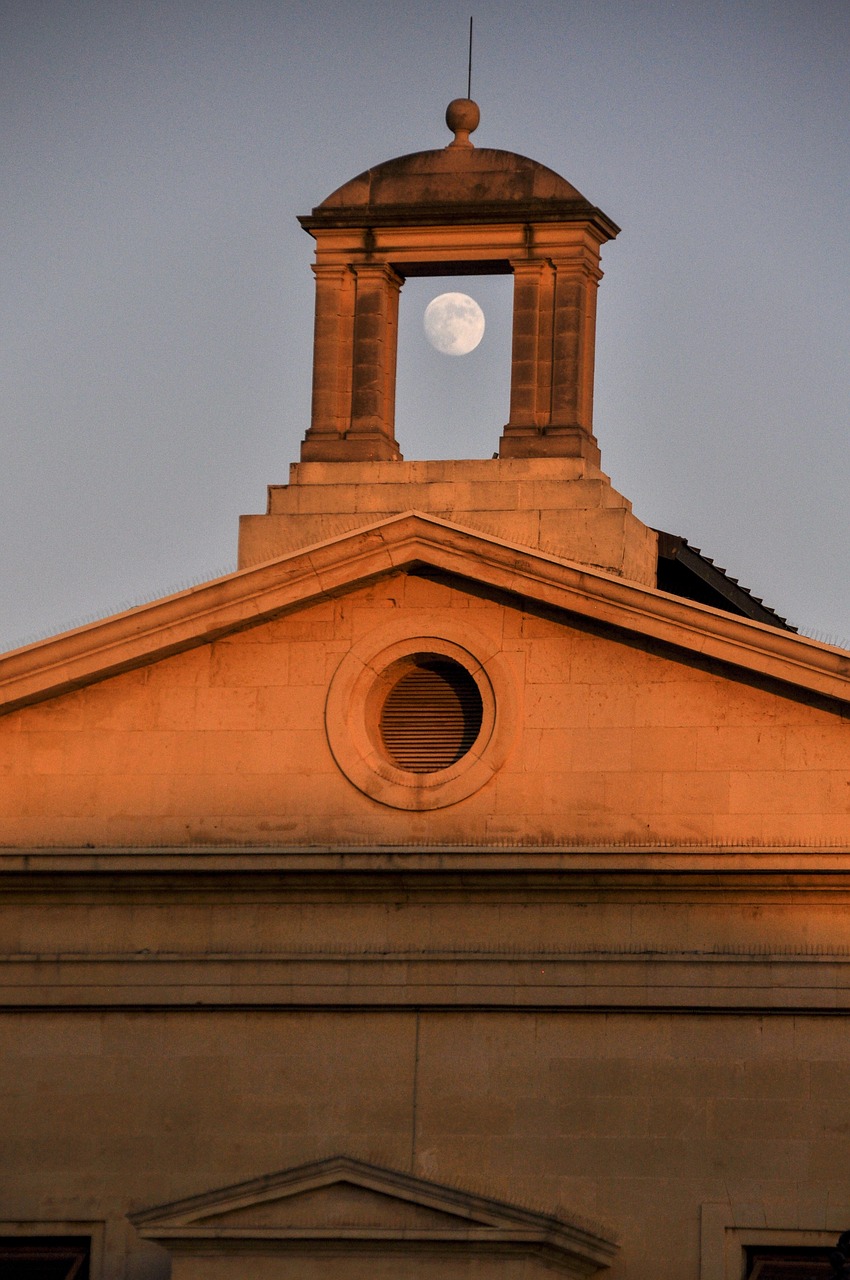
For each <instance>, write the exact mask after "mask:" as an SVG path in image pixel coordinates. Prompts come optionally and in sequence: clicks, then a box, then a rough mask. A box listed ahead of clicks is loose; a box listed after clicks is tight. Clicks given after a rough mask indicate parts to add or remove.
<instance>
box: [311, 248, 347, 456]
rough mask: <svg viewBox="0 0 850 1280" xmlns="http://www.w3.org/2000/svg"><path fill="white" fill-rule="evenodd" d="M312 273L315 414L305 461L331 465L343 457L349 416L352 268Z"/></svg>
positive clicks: (321, 268)
mask: <svg viewBox="0 0 850 1280" xmlns="http://www.w3.org/2000/svg"><path fill="white" fill-rule="evenodd" d="M313 273H314V275H315V277H316V316H315V323H314V329H313V411H312V418H311V425H310V427H309V428H308V430H307V434H306V436H305V438H304V441H303V443H302V445H301V460H302V461H303V462H313V461H322V462H327V461H335V460H337V459H338V458H339V456H340V449H341V447H342V445H343V442H344V438H345V433H346V431H347V429H348V424H349V420H350V416H351V415H350V407H349V406H350V403H351V353H352V347H353V339H354V289H355V281H354V275H353V273H352V271H351V268H350V267H348V266H343V267H319V266H314V267H313Z"/></svg>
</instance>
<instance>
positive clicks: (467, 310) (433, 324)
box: [423, 293, 484, 356]
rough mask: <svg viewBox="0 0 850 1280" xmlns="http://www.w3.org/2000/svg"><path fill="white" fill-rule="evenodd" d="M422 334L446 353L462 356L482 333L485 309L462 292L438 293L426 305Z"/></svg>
mask: <svg viewBox="0 0 850 1280" xmlns="http://www.w3.org/2000/svg"><path fill="white" fill-rule="evenodd" d="M423 323H424V325H425V336H426V338H427V339H428V341H429V342H430V343H431V346H432V347H436V349H437V350H438V351H442V353H443V355H445V356H465V355H468V354H469V352H470V351H474V350H475V348H476V347H477V346H478V344H479V342H480V341H481V339H482V338H483V336H484V312H483V311H482V310H481V308H480V307H479V305H478V303H477V302H476V301H475V299H474V298H470V297H469V296H468V294H465V293H441V294H440V296H439V298H434V299H433V301H432V302H429V303H428V305H427V307H426V308H425V315H424V317H423Z"/></svg>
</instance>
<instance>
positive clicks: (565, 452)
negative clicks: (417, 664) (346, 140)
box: [300, 98, 619, 464]
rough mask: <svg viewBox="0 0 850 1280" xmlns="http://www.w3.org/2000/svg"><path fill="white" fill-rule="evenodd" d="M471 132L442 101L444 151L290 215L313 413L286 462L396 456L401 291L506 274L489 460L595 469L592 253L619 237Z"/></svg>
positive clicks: (532, 166) (534, 167) (547, 178)
mask: <svg viewBox="0 0 850 1280" xmlns="http://www.w3.org/2000/svg"><path fill="white" fill-rule="evenodd" d="M478 121H479V110H478V107H477V105H476V104H475V103H474V102H472V101H471V100H470V99H468V98H458V99H456V100H455V101H454V102H452V103H450V104H449V107H448V110H447V112H446V123H447V124H448V126H449V128H450V130H451V131H452V133H453V134H454V138H453V140H452V141H451V142H450V143H449V144H448V146H447V147H445V148H444V149H443V150H441V151H422V152H417V153H416V154H414V155H409V156H401V157H400V158H398V159H395V160H390V161H387V162H386V163H385V164H381V165H378V166H377V167H376V168H374V169H369V170H367V171H366V172H365V173H362V174H360V175H359V177H357V178H354V179H353V180H352V181H351V182H347V183H346V184H345V185H344V186H342V187H340V188H339V189H338V190H337V191H335V192H333V194H332V195H330V196H328V198H327V199H326V200H324V201H323V202H322V203H321V204H320V205H319V206H318V207H317V208H316V209H314V210H313V212H312V213H311V214H309V215H308V216H306V217H302V218H301V219H300V222H301V225H302V226H303V227H304V228H305V230H307V231H309V233H310V234H311V235H312V236H313V237H314V239H315V241H316V262H315V266H314V268H313V270H314V272H315V276H316V322H315V343H314V364H313V413H312V422H311V425H310V427H309V429H308V431H307V435H306V438H305V440H304V443H303V447H302V451H301V458H302V461H305V462H354V461H365V460H367V459H368V460H372V461H378V460H398V459H400V457H401V455H400V453H399V449H398V445H397V443H396V439H395V422H394V416H395V366H396V346H397V332H398V306H399V294H400V291H401V289H402V287H403V285H404V282H405V280H406V279H408V278H409V277H410V276H440V275H447V274H451V275H488V274H511V275H512V276H513V279H514V302H513V339H512V359H511V400H510V419H509V421H508V423H507V425H506V426H505V428H504V431H503V434H502V438H501V441H500V443H499V455H500V457H503V458H526V457H580V458H585V459H587V460H588V461H592V462H595V463H597V464H598V463H599V450H598V448H597V445H596V441H595V439H594V436H593V362H594V346H595V331H596V290H597V286H598V283H599V280H600V278H601V275H602V273H601V271H600V268H599V250H600V247H601V246H602V245H603V244H604V243H605V242H606V240H610V239H612V238H613V237H614V236H616V235H617V232H618V230H619V228H618V227H617V226H615V224H614V223H613V222H612V221H611V219H610V218H608V217H607V216H606V215H605V214H604V213H602V211H601V210H600V209H597V208H596V207H595V206H594V205H591V204H590V203H589V202H588V201H587V200H585V198H584V196H582V195H581V193H580V192H578V191H577V190H576V189H575V187H573V186H571V185H570V184H569V183H568V182H566V181H565V180H564V179H563V178H561V177H559V176H558V175H557V174H556V173H553V172H552V170H551V169H547V168H545V166H543V165H541V164H537V163H536V162H535V161H533V160H529V159H527V158H526V157H525V156H518V155H515V154H514V153H513V152H510V151H494V150H485V149H479V148H476V147H474V146H473V144H472V142H471V141H470V137H469V135H470V134H471V133H472V132H473V131H474V130H475V129H476V128H477V126H478Z"/></svg>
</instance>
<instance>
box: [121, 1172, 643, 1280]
mask: <svg viewBox="0 0 850 1280" xmlns="http://www.w3.org/2000/svg"><path fill="white" fill-rule="evenodd" d="M131 1221H132V1223H133V1225H134V1226H135V1227H136V1230H137V1231H138V1232H139V1234H140V1235H141V1236H142V1237H143V1238H145V1239H148V1240H155V1241H157V1242H158V1243H160V1244H162V1245H164V1246H165V1247H167V1248H177V1249H178V1250H180V1251H181V1252H185V1251H186V1250H187V1248H189V1249H191V1247H192V1245H193V1244H194V1245H195V1246H196V1247H203V1248H204V1249H205V1250H206V1251H209V1249H210V1248H211V1247H214V1244H215V1242H217V1243H218V1244H220V1245H221V1246H222V1247H227V1248H230V1249H233V1248H234V1247H236V1245H237V1243H238V1247H239V1248H240V1249H241V1250H242V1251H249V1252H250V1251H251V1249H252V1248H253V1247H257V1248H261V1247H262V1248H266V1247H268V1243H269V1241H276V1242H278V1243H279V1244H280V1246H281V1247H286V1246H287V1244H293V1243H294V1242H297V1244H298V1247H299V1248H302V1249H303V1248H304V1247H306V1246H307V1244H308V1242H310V1241H313V1242H315V1243H316V1245H320V1244H322V1243H323V1242H324V1243H327V1242H328V1241H339V1242H342V1241H347V1242H348V1243H349V1245H350V1247H361V1248H364V1247H368V1248H371V1249H375V1248H381V1247H385V1246H386V1247H390V1246H392V1247H397V1246H398V1244H399V1243H400V1242H405V1243H406V1244H407V1245H408V1246H410V1247H411V1248H413V1247H416V1248H420V1249H421V1248H428V1247H445V1246H454V1247H460V1246H462V1247H464V1248H467V1249H471V1250H475V1249H476V1248H479V1249H480V1248H486V1249H487V1250H488V1251H492V1250H494V1249H498V1248H499V1247H500V1246H501V1247H503V1248H505V1249H508V1250H510V1251H512V1252H517V1251H520V1252H528V1253H531V1254H534V1255H536V1256H538V1257H540V1258H541V1259H543V1260H545V1262H546V1263H547V1265H548V1266H554V1267H556V1268H557V1269H559V1270H562V1271H564V1272H566V1273H567V1274H569V1275H575V1276H591V1275H594V1274H596V1273H597V1272H598V1271H599V1270H601V1269H603V1268H605V1267H607V1266H608V1265H609V1264H610V1262H611V1261H612V1259H613V1258H614V1256H615V1254H616V1252H617V1244H616V1241H615V1240H614V1238H613V1237H612V1236H611V1235H610V1233H609V1232H607V1231H606V1230H605V1229H603V1228H602V1227H600V1226H598V1225H596V1224H592V1223H588V1222H586V1221H583V1220H580V1219H578V1218H566V1217H564V1216H555V1215H550V1214H546V1213H541V1212H537V1211H534V1210H531V1209H526V1208H523V1207H521V1206H519V1205H513V1204H509V1203H507V1202H505V1201H501V1200H495V1199H492V1198H489V1197H485V1196H481V1195H478V1194H474V1193H472V1192H468V1191H465V1190H462V1189H460V1188H457V1187H447V1186H443V1185H440V1184H438V1183H434V1182H430V1181H427V1180H425V1179H422V1178H416V1177H413V1176H412V1175H410V1174H405V1173H401V1172H398V1171H395V1170H391V1169H387V1168H382V1167H380V1166H377V1165H373V1164H370V1163H367V1162H365V1161H361V1160H357V1159H354V1158H352V1157H350V1156H337V1157H334V1158H332V1159H329V1160H322V1161H317V1162H315V1163H312V1164H307V1165H301V1166H298V1167H297V1168H294V1169H288V1170H284V1171H282V1172H280V1173H277V1174H271V1175H269V1176H267V1177H263V1178H258V1179H255V1180H254V1181H252V1182H244V1183H239V1184H238V1185H236V1186H232V1187H226V1188H223V1189H221V1190H218V1191H212V1192H209V1193H207V1194H204V1195H200V1196H195V1197H192V1198H191V1199H188V1200H182V1201H178V1202H176V1203H173V1204H168V1205H163V1206H160V1207H158V1208H154V1209H150V1210H147V1211H144V1212H141V1213H136V1214H134V1215H132V1217H131Z"/></svg>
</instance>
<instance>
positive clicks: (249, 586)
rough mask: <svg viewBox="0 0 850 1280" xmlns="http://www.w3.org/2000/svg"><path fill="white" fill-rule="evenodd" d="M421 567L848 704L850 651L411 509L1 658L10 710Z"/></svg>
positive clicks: (3, 693)
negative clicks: (567, 612) (366, 584)
mask: <svg viewBox="0 0 850 1280" xmlns="http://www.w3.org/2000/svg"><path fill="white" fill-rule="evenodd" d="M422 565H425V566H428V567H430V568H431V569H436V570H438V571H441V572H444V573H448V574H455V575H457V576H458V577H459V578H461V579H463V578H468V577H472V578H474V579H475V581H476V582H477V583H478V584H479V586H483V587H488V588H490V589H493V590H501V591H505V592H507V593H509V594H512V595H513V594H519V595H521V596H523V597H524V598H525V599H527V600H530V601H532V602H533V603H534V604H536V605H543V606H546V607H551V608H557V609H564V610H567V611H569V612H571V613H574V614H576V615H578V616H579V617H582V618H586V619H588V620H590V621H592V622H594V623H597V624H601V625H604V626H611V627H614V628H616V629H618V630H620V631H624V632H626V633H628V634H631V635H635V636H637V637H640V638H642V639H645V640H649V641H652V642H660V643H662V644H668V645H671V646H673V647H674V648H675V649H677V650H678V651H679V652H681V653H682V654H684V655H688V654H691V655H693V656H694V657H696V658H697V659H699V660H701V661H706V660H713V661H717V662H721V663H724V664H728V665H729V666H730V667H732V668H737V669H738V670H740V671H743V672H744V673H747V674H748V675H753V676H755V677H756V678H757V679H759V680H771V681H778V682H780V683H781V684H784V685H786V686H787V691H788V693H789V694H791V695H793V694H794V693H803V694H805V695H811V694H815V695H820V696H823V697H826V698H831V699H835V700H837V701H839V702H841V703H842V704H843V703H847V702H850V655H848V654H847V653H844V652H843V651H841V650H838V649H835V648H833V647H832V646H830V645H825V644H821V643H819V642H817V641H814V640H809V639H806V638H804V637H802V636H798V635H794V634H793V633H791V632H784V631H778V630H776V628H774V627H768V626H764V625H762V624H761V623H757V622H751V621H749V620H748V619H744V618H736V617H734V616H733V615H731V614H727V613H724V612H722V611H721V610H718V609H712V608H710V607H708V606H706V605H699V604H694V603H692V602H690V601H684V600H681V599H680V598H678V597H676V596H671V595H668V594H667V593H666V592H663V591H657V590H653V589H652V588H648V587H641V586H638V585H637V584H634V583H630V582H626V581H624V580H623V579H621V578H618V577H616V576H615V575H613V574H606V573H602V572H597V571H593V570H590V569H587V568H585V567H581V566H577V565H575V564H571V563H570V562H569V561H567V560H563V559H560V558H558V557H555V556H551V555H546V554H545V553H543V552H534V551H529V550H528V548H525V547H520V546H515V545H512V544H510V543H507V542H503V541H501V540H499V539H497V538H494V537H488V536H486V535H484V534H478V533H472V532H471V531H470V530H468V529H463V528H460V527H458V526H456V525H453V524H450V523H449V522H448V521H444V520H439V519H437V518H436V517H433V516H423V515H420V514H417V513H416V512H406V513H404V514H403V515H399V516H395V517H393V518H391V519H389V520H385V521H381V522H379V523H378V524H375V525H371V526H369V527H367V528H365V529H360V530H358V531H357V532H356V533H352V534H344V535H342V536H341V537H339V538H333V539H330V540H329V541H327V542H324V543H321V544H319V545H317V546H314V547H309V548H307V549H305V550H303V551H299V552H296V553H294V554H293V555H290V556H284V557H282V558H281V559H279V560H274V561H269V562H266V563H265V564H260V565H254V566H252V567H251V568H248V569H243V570H240V571H238V572H237V573H233V574H227V575H225V576H224V577H221V578H215V579H213V580H212V581H210V582H207V583H204V584H202V585H201V586H198V587H193V588H191V589H190V590H188V591H183V592H179V593H177V594H175V595H172V596H166V597H165V598H164V599H161V600H156V601H153V602H152V603H151V604H147V605H141V606H139V607H137V608H135V609H131V610H128V611H127V612H126V613H120V614H116V615H114V616H112V617H110V618H105V619H103V620H102V621H99V622H95V623H91V624H90V625H88V626H86V627H81V628H78V629H77V630H75V631H69V632H65V633H64V634H62V635H59V636H55V637H51V638H50V639H47V640H43V641H40V642H38V643H36V644H33V645H28V646H27V647H25V648H23V649H17V650H13V651H12V652H11V653H8V654H6V655H4V656H2V657H0V713H2V712H5V711H11V710H14V709H15V708H17V707H21V706H25V705H27V704H29V703H33V702H38V701H41V700H43V699H46V698H51V697H56V696H57V695H59V694H62V693H67V692H69V691H70V690H72V689H76V688H79V687H81V686H83V685H87V684H92V683H94V682H96V681H98V680H103V679H106V678H107V677H109V676H111V675H115V674H117V673H119V672H121V671H128V670H131V669H133V668H136V667H141V666H145V665H147V664H148V663H152V662H156V661H157V660H158V659H160V658H165V657H168V656H170V655H171V654H175V653H180V652H182V651H184V650H186V649H190V648H192V647H194V646H195V645H201V644H206V643H208V642H210V641H212V640H215V639H218V638H219V637H220V636H224V635H227V634H229V633H233V632H236V631H240V630H243V629H245V628H247V627H250V626H253V625H256V624H257V623H260V622H263V621H266V620H268V619H271V618H273V617H276V616H279V615H280V614H282V613H284V612H286V611H288V610H292V609H296V608H298V607H299V606H300V605H303V604H306V603H310V602H313V601H316V600H319V599H322V598H325V597H327V596H329V595H333V594H337V593H339V592H340V591H344V590H346V589H348V588H350V587H352V586H354V585H356V584H358V583H361V582H364V581H367V580H370V579H374V578H377V577H381V576H386V575H388V574H391V573H398V572H406V571H411V570H415V569H417V568H419V567H421V566H422Z"/></svg>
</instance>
